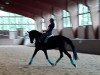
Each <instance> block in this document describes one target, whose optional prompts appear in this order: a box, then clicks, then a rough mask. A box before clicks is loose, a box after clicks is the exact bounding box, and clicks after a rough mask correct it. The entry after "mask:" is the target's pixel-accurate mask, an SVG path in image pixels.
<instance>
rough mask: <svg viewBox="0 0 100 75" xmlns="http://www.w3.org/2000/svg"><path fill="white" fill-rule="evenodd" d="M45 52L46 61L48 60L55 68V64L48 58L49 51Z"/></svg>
mask: <svg viewBox="0 0 100 75" xmlns="http://www.w3.org/2000/svg"><path fill="white" fill-rule="evenodd" d="M43 52H44V54H45V57H46V59H47V60H48V62H49V63H50V64H51V65H52V66H54V64H53V63H52V62H51V61H50V59H49V58H48V54H47V50H43Z"/></svg>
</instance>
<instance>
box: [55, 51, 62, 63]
mask: <svg viewBox="0 0 100 75" xmlns="http://www.w3.org/2000/svg"><path fill="white" fill-rule="evenodd" d="M59 51H60V57H59V58H58V59H57V61H56V63H55V65H57V63H58V62H59V61H60V60H61V58H62V57H63V52H62V51H61V50H59Z"/></svg>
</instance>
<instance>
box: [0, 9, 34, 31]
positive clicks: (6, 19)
mask: <svg viewBox="0 0 100 75" xmlns="http://www.w3.org/2000/svg"><path fill="white" fill-rule="evenodd" d="M17 28H23V30H24V31H30V30H34V29H36V23H35V21H34V20H33V19H31V18H28V17H24V16H21V15H18V14H14V13H9V12H5V11H1V10H0V30H9V31H16V30H17Z"/></svg>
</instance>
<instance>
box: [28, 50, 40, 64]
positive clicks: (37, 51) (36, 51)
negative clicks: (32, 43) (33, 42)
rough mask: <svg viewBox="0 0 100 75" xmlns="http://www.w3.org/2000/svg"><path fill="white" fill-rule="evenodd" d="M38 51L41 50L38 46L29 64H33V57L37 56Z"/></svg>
mask: <svg viewBox="0 0 100 75" xmlns="http://www.w3.org/2000/svg"><path fill="white" fill-rule="evenodd" d="M38 51H39V50H38V49H37V48H36V49H35V51H34V53H33V56H32V57H31V60H30V62H29V65H31V64H32V61H33V58H34V57H35V55H36V53H37V52H38Z"/></svg>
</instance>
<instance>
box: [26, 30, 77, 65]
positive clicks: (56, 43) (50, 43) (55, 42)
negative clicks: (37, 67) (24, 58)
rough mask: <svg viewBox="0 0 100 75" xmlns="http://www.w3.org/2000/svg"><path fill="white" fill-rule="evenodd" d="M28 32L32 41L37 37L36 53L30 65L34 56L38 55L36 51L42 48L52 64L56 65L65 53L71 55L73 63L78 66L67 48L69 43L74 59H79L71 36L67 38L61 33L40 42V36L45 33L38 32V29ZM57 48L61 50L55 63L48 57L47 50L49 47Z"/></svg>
mask: <svg viewBox="0 0 100 75" xmlns="http://www.w3.org/2000/svg"><path fill="white" fill-rule="evenodd" d="M28 33H29V38H30V43H33V41H34V39H35V51H34V54H33V56H32V58H31V60H30V62H29V65H31V63H32V61H33V58H34V56H35V55H36V53H37V52H38V51H39V50H42V51H43V52H44V54H45V56H46V59H47V60H48V62H49V63H50V64H51V65H52V66H54V65H56V64H57V63H58V62H59V61H60V60H61V58H62V57H63V53H65V54H66V55H67V56H68V57H69V59H70V61H71V64H72V65H73V66H75V67H76V64H75V62H74V60H73V59H72V57H71V55H70V54H69V53H68V52H67V50H66V47H67V45H69V46H70V47H71V48H72V51H73V57H74V59H75V60H77V59H78V55H77V52H76V49H75V47H74V45H73V43H72V41H71V40H70V39H69V38H66V37H64V36H61V35H56V36H51V37H49V38H48V40H47V42H46V43H45V44H44V43H40V42H39V40H40V37H41V36H42V35H43V34H42V33H40V32H38V31H36V30H32V31H30V32H28ZM56 48H57V49H58V50H59V52H60V57H59V58H58V59H57V61H56V62H55V64H54V63H52V62H51V61H50V59H49V58H48V54H47V50H48V49H49V50H50V49H56Z"/></svg>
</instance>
